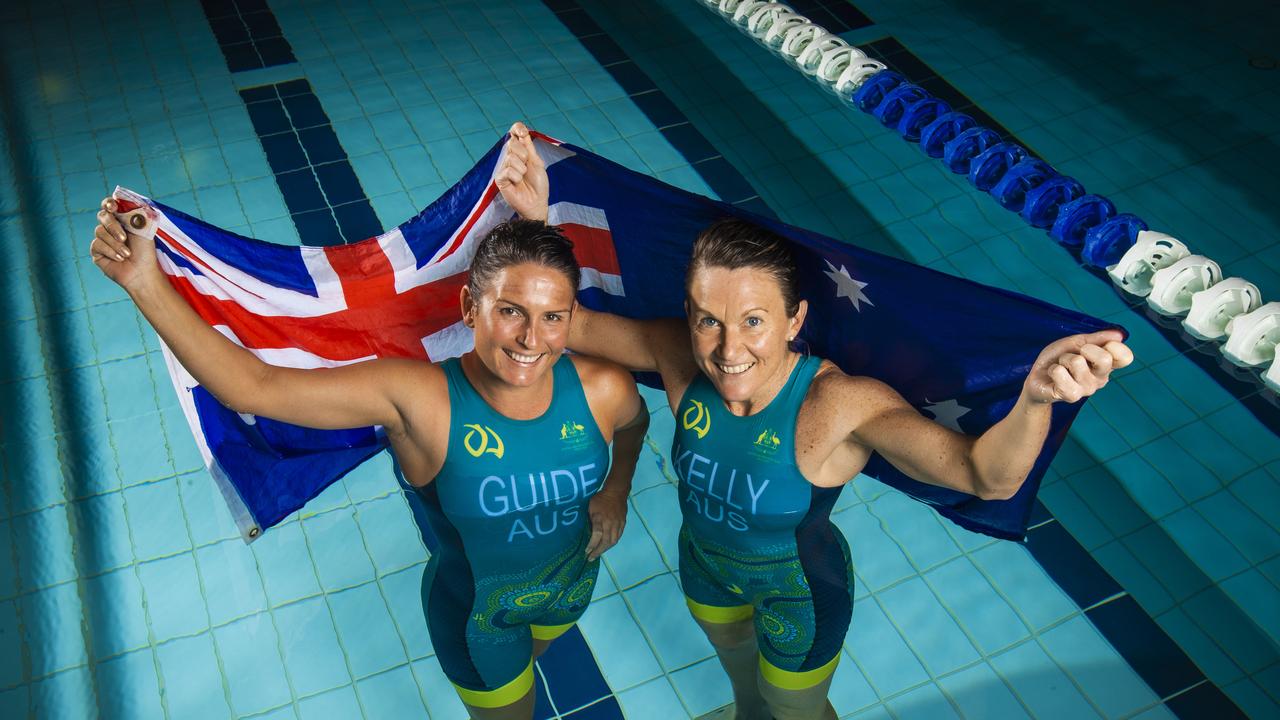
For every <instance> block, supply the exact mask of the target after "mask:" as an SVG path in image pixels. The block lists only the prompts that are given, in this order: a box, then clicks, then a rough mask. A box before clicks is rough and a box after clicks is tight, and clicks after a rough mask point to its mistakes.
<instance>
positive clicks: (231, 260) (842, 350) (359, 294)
mask: <svg viewBox="0 0 1280 720" xmlns="http://www.w3.org/2000/svg"><path fill="white" fill-rule="evenodd" d="M535 138H536V139H535V143H536V147H537V150H538V152H539V154H540V155H541V156H542V158H543V160H544V162H545V163H546V165H547V172H548V174H549V176H550V180H551V198H550V202H551V207H550V218H549V220H550V222H552V223H555V224H558V225H560V226H561V227H563V228H564V230H565V233H566V235H568V236H569V237H570V238H571V239H572V240H573V242H574V250H575V254H576V255H577V256H578V261H579V263H580V264H581V266H582V270H583V272H582V284H581V287H580V292H579V299H580V301H581V302H582V303H583V304H584V305H586V306H587V307H591V308H593V309H597V310H604V311H608V312H612V313H617V314H620V315H627V316H631V317H638V318H657V317H678V316H681V315H682V314H683V300H684V286H683V278H684V268H685V266H686V265H687V262H688V259H689V254H690V249H691V246H692V242H693V239H694V238H695V237H696V236H697V234H698V232H699V231H700V230H701V229H702V228H704V227H706V226H707V225H709V224H710V223H711V222H713V221H715V220H717V219H720V218H723V217H727V216H736V217H742V218H746V219H749V220H751V221H753V222H756V223H759V224H761V225H764V226H766V227H768V228H770V229H772V230H773V231H775V232H778V233H780V234H782V235H783V236H785V237H787V238H790V239H791V240H792V241H793V242H794V243H795V245H796V254H797V258H798V262H799V264H800V268H801V277H802V295H803V296H804V297H805V299H807V300H808V301H809V306H810V310H809V315H808V320H807V321H806V325H805V328H804V330H803V331H802V333H801V335H800V340H801V341H802V342H803V343H804V344H806V345H807V346H808V348H809V350H810V352H812V353H814V354H817V355H821V356H823V357H826V358H829V359H831V360H832V361H834V362H835V363H837V364H838V365H840V367H841V368H843V369H844V370H845V372H848V373H851V374H859V375H869V376H872V377H876V378H878V379H880V380H883V381H884V382H886V383H888V384H889V385H891V386H892V387H894V388H895V389H896V390H898V392H900V393H901V394H902V395H903V396H904V397H905V398H906V399H907V401H908V402H910V403H912V404H913V405H915V406H916V407H917V408H919V409H920V410H921V411H922V412H923V413H924V414H925V415H926V416H929V417H932V418H934V419H935V420H937V421H938V422H941V423H943V424H945V425H948V426H950V427H952V428H953V429H957V430H960V431H962V432H966V433H970V434H975V435H976V434H980V433H981V432H983V431H984V430H986V429H987V428H988V427H990V426H991V425H992V424H994V423H995V422H996V421H998V420H999V419H1000V418H1002V417H1003V416H1004V415H1005V414H1006V413H1007V412H1008V411H1009V409H1010V408H1012V406H1013V403H1014V402H1015V400H1017V398H1018V395H1019V393H1020V392H1021V389H1022V383H1023V380H1024V379H1025V377H1026V374H1027V372H1028V370H1029V369H1030V367H1031V363H1032V362H1033V361H1034V360H1035V358H1036V356H1037V355H1038V354H1039V352H1040V350H1041V349H1042V348H1043V347H1044V346H1045V345H1048V344H1049V343H1050V342H1052V341H1054V340H1056V339H1058V338H1060V337H1063V336H1066V335H1071V334H1074V333H1083V332H1093V331H1096V330H1100V329H1103V328H1106V327H1111V326H1110V325H1109V324H1107V323H1104V322H1102V321H1100V320H1097V319H1094V318H1091V317H1088V316H1085V315H1081V314H1079V313H1075V312H1072V311H1068V310H1064V309H1061V308H1057V307H1054V306H1052V305H1048V304H1046V303H1043V302H1040V301H1038V300H1035V299H1032V298H1028V297H1025V296H1022V295H1018V294H1015V293H1010V292H1007V291H1004V290H999V289H995V288H991V287H987V286H985V285H980V284H977V283H974V282H970V281H968V280H963V279H960V278H956V277H952V276H950V275H946V274H944V273H940V272H936V271H933V270H930V269H927V268H923V267H920V266H917V265H913V264H911V263H908V262H904V261H902V260H897V259H894V258H891V257H888V256H885V255H880V254H877V253H874V252H870V251H867V250H862V249H860V248H857V247H855V246H852V245H847V244H845V243H842V242H840V241H837V240H833V239H831V238H827V237H824V236H821V235H817V234H815V233H811V232H808V231H805V230H803V229H800V228H796V227H792V226H790V225H785V224H783V223H780V222H778V221H776V220H771V219H768V218H763V217H760V216H757V215H755V214H753V213H750V212H747V211H745V210H742V209H740V208H737V207H734V206H732V205H728V204H726V203H723V202H719V201H716V200H712V199H709V198H706V197H702V196H700V195H695V194H693V193H689V192H685V191H683V190H679V189H677V188H673V187H671V186H670V185H666V184H664V183H662V182H659V181H658V180H655V179H653V178H651V177H648V176H646V175H642V174H640V173H636V172H632V171H630V170H628V169H626V168H624V167H622V166H620V165H617V164H615V163H613V162H610V161H608V160H606V159H604V158H601V157H599V156H597V155H593V154H591V153H590V152H587V151H585V150H582V149H580V148H577V147H574V146H571V145H568V144H564V143H561V142H559V141H556V140H553V139H551V138H548V137H546V136H542V135H538V134H536V133H535ZM504 147H505V146H504V143H502V142H499V143H498V144H496V145H495V146H494V147H493V148H492V149H491V150H490V151H489V152H488V153H487V154H486V155H485V156H484V158H483V159H481V160H480V162H479V163H478V164H477V165H476V166H475V167H474V168H472V169H471V171H470V172H468V173H467V174H466V176H465V177H463V178H462V180H461V181H459V182H458V184H457V185H455V186H453V187H452V188H451V189H450V190H448V191H447V192H446V193H445V194H444V195H443V196H442V197H440V198H439V199H438V200H436V201H435V202H434V203H432V204H431V205H430V206H428V207H427V208H426V209H424V210H423V211H422V212H420V213H418V215H417V216H415V217H413V218H411V219H410V220H408V221H406V222H404V223H402V224H400V225H399V226H398V227H395V228H393V229H391V230H389V231H387V232H385V233H383V234H382V235H379V236H377V237H374V238H369V239H367V240H364V241H362V242H358V243H353V244H350V245H342V246H336V247H307V246H303V247H292V246H284V245H275V244H271V243H266V242H262V241H259V240H254V239H252V238H247V237H242V236H239V235H236V234H234V233H230V232H227V231H225V230H222V229H220V228H216V227H214V226H212V225H209V224H208V223H205V222H202V221H200V220H198V219H196V218H193V217H190V216H189V215H186V214H184V213H182V212H180V211H178V210H175V209H173V208H170V207H167V206H165V205H162V204H160V203H157V202H154V201H152V200H150V199H148V198H145V197H142V196H140V195H138V194H136V193H133V192H131V191H129V190H125V189H122V188H118V189H117V190H116V197H117V198H118V199H119V200H120V206H121V211H122V212H123V211H128V210H131V209H134V208H137V207H139V206H146V207H148V214H152V215H154V219H155V223H156V228H157V232H156V246H157V250H158V253H157V254H158V256H159V258H160V264H161V267H162V268H163V270H164V271H165V273H166V274H167V275H168V277H169V280H170V281H171V282H172V283H173V285H174V286H175V287H176V288H177V289H178V291H179V292H180V293H181V294H182V296H183V297H184V298H185V299H186V300H187V302H188V303H190V304H191V306H192V307H193V308H195V310H196V311H197V312H198V313H199V314H200V316H201V317H202V318H204V320H205V321H206V322H208V323H209V324H210V325H212V326H214V327H215V328H217V329H218V330H219V331H220V332H222V333H223V334H224V335H226V336H227V337H228V338H230V339H231V340H232V341H234V342H236V343H238V344H239V345H241V346H243V347H245V348H247V349H249V350H250V351H252V352H253V353H254V354H255V355H257V356H258V357H259V358H261V359H262V360H264V361H266V362H269V363H272V364H276V365H283V366H289V367H298V368H316V367H335V366H339V365H345V364H349V363H356V362H362V361H364V360H370V359H373V358H378V357H406V358H417V359H420V360H424V361H441V360H444V359H446V358H449V357H454V356H457V355H461V354H462V353H464V352H466V351H467V350H469V349H470V348H471V347H472V338H471V335H470V330H468V329H467V328H466V327H465V326H464V325H463V324H462V323H461V314H460V311H459V308H458V291H459V289H460V288H461V287H462V285H463V284H464V283H465V282H466V278H467V268H468V267H469V265H470V262H471V258H472V256H473V254H474V251H475V247H476V243H477V242H478V241H479V240H480V239H481V238H482V237H484V235H485V234H486V233H488V232H489V230H491V229H492V228H493V227H494V226H495V225H497V224H498V223H500V222H503V221H505V220H507V219H509V218H511V217H512V216H513V215H514V213H513V212H512V211H511V209H510V208H509V207H508V206H507V205H506V203H505V202H504V201H503V200H502V197H501V195H500V194H499V193H498V189H497V185H496V183H495V181H494V177H493V174H494V170H495V168H496V167H497V165H498V162H499V160H500V159H501V156H502V153H503V152H504ZM303 240H304V241H305V238H304V239H303ZM165 357H166V359H167V360H168V367H169V372H170V375H171V376H172V378H173V382H174V387H175V389H176V390H177V393H178V396H179V400H180V402H181V403H182V407H183V410H184V412H185V414H186V418H187V422H188V423H189V424H190V426H191V430H192V432H193V433H194V435H195V438H196V441H197V444H198V445H199V447H200V450H201V452H202V454H203V456H204V460H205V463H206V464H207V465H208V467H209V471H210V473H211V474H212V476H213V478H214V479H215V481H216V482H217V483H218V485H219V487H220V489H221V491H222V493H223V496H224V497H225V498H226V500H227V503H228V505H229V507H230V508H231V511H232V515H233V516H234V517H235V518H236V522H237V523H238V525H239V526H240V529H241V532H242V534H243V536H244V537H245V538H246V540H249V539H252V538H255V537H257V536H258V534H259V533H260V532H261V531H262V530H263V529H265V528H268V527H271V526H272V525H274V524H275V523H277V522H279V521H280V520H282V519H283V518H285V517H286V516H287V515H289V514H290V513H292V512H293V511H295V510H297V509H299V508H301V507H302V506H303V505H304V504H305V503H306V502H307V501H308V500H310V499H311V498H313V497H315V496H316V495H318V494H319V493H320V492H321V491H322V490H324V489H325V488H326V487H328V485H329V484H331V483H332V482H334V481H335V480H337V479H339V478H341V477H342V476H343V475H344V474H346V473H347V472H349V471H350V470H351V469H353V468H355V467H356V466H357V465H359V464H360V463H361V462H363V461H365V460H366V459H368V458H369V457H371V456H372V455H374V454H376V453H378V452H380V451H382V450H383V449H385V448H386V447H387V440H386V437H385V435H384V434H383V433H382V432H381V429H380V428H373V427H371V428H356V429H351V430H336V431H335V430H313V429H310V428H302V427H298V426H294V425H289V424H286V423H281V422H277V421H274V420H271V419H269V418H264V417H254V416H247V415H240V414H237V413H235V412H233V411H232V410H229V409H228V408H226V407H224V406H222V405H221V404H220V403H219V402H218V401H217V400H216V399H214V398H213V396H212V395H210V394H209V393H208V392H207V391H206V390H204V388H202V387H200V385H199V383H197V382H196V381H195V380H194V379H193V378H192V377H191V376H190V374H189V373H187V372H186V371H185V370H184V369H183V368H182V367H181V365H180V364H178V362H177V361H176V360H175V359H174V358H173V356H172V355H171V354H169V352H168V350H167V349H165ZM1079 409H1080V404H1079V403H1077V404H1074V405H1067V404H1061V403H1060V404H1058V405H1055V407H1054V420H1053V427H1052V430H1051V432H1050V436H1049V439H1048V441H1047V442H1046V443H1045V447H1044V449H1043V450H1042V452H1041V454H1040V458H1039V460H1038V461H1037V463H1036V465H1035V469H1034V470H1033V471H1032V474H1031V476H1030V478H1029V479H1028V480H1027V482H1026V484H1025V485H1024V486H1023V488H1022V490H1021V491H1019V493H1018V494H1017V495H1016V496H1015V497H1013V498H1012V499H1009V500H1003V501H984V500H979V499H977V498H975V497H972V496H969V495H965V494H963V493H959V492H955V491H952V490H946V489H943V488H938V487H934V486H931V485H926V484H924V483H920V482H917V481H915V480H912V479H910V478H908V477H906V476H905V475H903V474H902V473H900V472H898V471H897V470H896V469H894V468H893V467H892V466H890V465H889V464H888V463H887V462H885V461H884V460H883V459H881V458H879V457H878V456H876V457H874V458H873V460H872V462H871V463H870V465H868V467H867V469H866V470H865V471H864V472H866V474H868V475H871V476H872V477H875V478H877V479H879V480H880V481H882V482H884V483H886V484H888V485H890V486H892V487H895V488H897V489H899V490H902V491H903V492H906V493H907V494H909V495H911V496H912V497H915V498H916V499H918V500H921V501H923V502H926V503H928V504H930V505H932V506H934V507H935V508H936V509H937V510H938V512H940V513H941V514H942V515H943V516H945V517H947V518H949V519H951V520H952V521H954V522H955V523H957V524H959V525H961V526H962V527H965V528H968V529H970V530H975V531H978V532H983V533H987V534H989V535H993V536H996V537H1000V538H1010V539H1018V538H1021V537H1022V536H1023V535H1024V534H1025V532H1026V526H1027V522H1028V519H1029V517H1030V513H1031V507H1032V504H1033V502H1034V499H1035V494H1036V491H1037V489H1038V488H1039V484H1040V479H1041V477H1042V476H1043V474H1044V472H1045V469H1046V468H1047V467H1048V464H1049V461H1050V460H1051V459H1052V458H1053V455H1054V453H1055V452H1056V451H1057V449H1058V447H1059V446H1060V445H1061V443H1062V441H1063V439H1064V438H1065V435H1066V431H1067V428H1068V426H1069V425H1070V423H1071V421H1072V420H1073V419H1074V417H1075V415H1076V413H1077V412H1078V411H1079ZM658 440H659V442H665V439H662V438H659V439H658Z"/></svg>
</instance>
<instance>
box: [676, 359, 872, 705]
mask: <svg viewBox="0 0 1280 720" xmlns="http://www.w3.org/2000/svg"><path fill="white" fill-rule="evenodd" d="M821 362H822V360H821V359H820V358H816V357H803V358H800V360H799V361H798V362H797V363H796V367H795V368H794V369H793V370H792V371H791V375H790V377H789V378H788V379H787V383H786V385H785V386H783V388H782V390H781V391H780V392H779V393H778V395H777V397H775V398H774V399H773V400H772V401H771V402H770V403H769V405H768V406H767V407H765V408H764V409H763V410H761V411H760V412H758V413H755V414H753V415H748V416H745V417H739V416H737V415H734V414H733V413H731V412H729V411H728V409H727V408H726V407H725V405H724V401H723V400H722V399H721V398H720V395H719V394H718V393H717V392H716V389H715V387H714V386H713V385H712V384H711V382H710V381H709V380H707V378H706V377H705V376H703V375H701V374H699V375H698V377H697V378H696V379H695V380H694V381H693V383H692V384H690V385H689V388H688V389H687V390H686V391H685V393H684V397H683V398H682V399H681V401H680V405H679V409H678V412H677V413H676V433H675V440H674V444H673V447H672V450H671V459H672V461H673V463H674V465H675V471H676V475H677V477H678V478H679V492H680V506H681V509H682V511H683V514H684V525H683V527H682V528H681V531H680V582H681V585H682V586H683V588H684V593H685V596H686V599H687V601H688V604H689V608H690V610H691V611H692V612H693V614H694V615H695V616H696V617H698V618H700V619H702V620H704V621H707V622H718V623H724V622H734V621H740V620H745V619H747V618H754V624H755V631H756V639H757V641H758V643H759V646H760V655H761V662H760V668H761V671H762V672H763V673H764V675H765V678H766V679H767V680H768V681H769V682H771V683H773V684H774V685H778V686H780V687H786V688H791V689H803V688H807V687H811V686H813V685H816V684H817V683H819V682H821V681H822V680H825V679H826V678H827V677H828V676H829V675H830V674H831V673H832V672H833V671H834V670H835V665H836V661H837V660H838V659H839V656H840V647H841V645H842V644H843V642H844V636H845V632H846V631H847V630H848V628H849V620H850V617H851V615H852V609H853V575H852V569H851V566H850V558H849V548H848V545H847V544H846V543H845V540H844V537H843V536H842V535H841V534H840V531H839V530H838V529H837V528H836V527H835V525H833V524H832V523H831V520H830V515H831V508H832V506H833V505H835V502H836V499H837V498H838V497H839V495H840V490H841V488H839V487H836V488H820V487H817V486H815V485H813V484H811V483H810V482H809V481H808V480H806V479H805V478H804V476H802V475H801V474H800V470H799V468H798V467H797V466H796V447H795V437H796V416H797V415H798V414H799V412H800V405H801V404H802V403H803V402H804V398H805V394H806V393H807V392H808V390H809V385H810V383H811V382H812V381H813V377H814V375H815V374H816V373H817V371H818V367H819V365H820V364H821Z"/></svg>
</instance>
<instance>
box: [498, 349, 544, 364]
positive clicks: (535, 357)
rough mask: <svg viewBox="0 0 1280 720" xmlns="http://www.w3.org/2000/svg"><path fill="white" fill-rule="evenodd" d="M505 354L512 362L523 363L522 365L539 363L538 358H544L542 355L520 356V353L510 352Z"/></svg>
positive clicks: (507, 351)
mask: <svg viewBox="0 0 1280 720" xmlns="http://www.w3.org/2000/svg"><path fill="white" fill-rule="evenodd" d="M504 352H506V353H507V357H510V358H511V359H512V360H515V361H516V362H522V363H531V362H537V360H538V358H540V357H542V354H541V353H539V354H537V355H520V354H518V353H513V352H511V351H510V350H505V351H504Z"/></svg>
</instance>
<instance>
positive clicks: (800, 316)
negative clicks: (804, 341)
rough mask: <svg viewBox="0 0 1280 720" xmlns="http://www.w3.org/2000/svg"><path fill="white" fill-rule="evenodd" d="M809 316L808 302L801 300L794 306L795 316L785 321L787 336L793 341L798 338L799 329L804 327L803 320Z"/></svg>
mask: <svg viewBox="0 0 1280 720" xmlns="http://www.w3.org/2000/svg"><path fill="white" fill-rule="evenodd" d="M808 314H809V301H808V300H801V301H800V304H799V305H797V306H796V314H795V315H793V316H792V317H791V318H789V319H788V320H787V336H788V337H790V338H791V339H793V340H794V339H795V338H797V337H799V336H800V328H801V327H803V326H804V318H805V316H806V315H808Z"/></svg>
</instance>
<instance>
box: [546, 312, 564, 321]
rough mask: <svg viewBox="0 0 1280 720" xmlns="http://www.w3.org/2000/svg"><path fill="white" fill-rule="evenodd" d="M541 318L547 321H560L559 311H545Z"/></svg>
mask: <svg viewBox="0 0 1280 720" xmlns="http://www.w3.org/2000/svg"><path fill="white" fill-rule="evenodd" d="M543 319H545V320H546V321H547V322H560V320H561V318H560V314H559V313H547V314H546V315H544V316H543Z"/></svg>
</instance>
